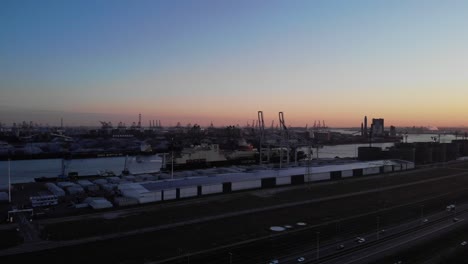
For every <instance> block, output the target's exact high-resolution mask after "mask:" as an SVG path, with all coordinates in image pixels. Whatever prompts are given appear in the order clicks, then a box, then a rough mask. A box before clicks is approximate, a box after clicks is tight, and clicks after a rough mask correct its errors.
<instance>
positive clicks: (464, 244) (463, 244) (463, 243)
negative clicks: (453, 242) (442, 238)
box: [460, 241, 468, 246]
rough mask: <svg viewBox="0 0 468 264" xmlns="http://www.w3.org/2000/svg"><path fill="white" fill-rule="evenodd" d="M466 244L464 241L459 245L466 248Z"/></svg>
mask: <svg viewBox="0 0 468 264" xmlns="http://www.w3.org/2000/svg"><path fill="white" fill-rule="evenodd" d="M467 244H468V243H467V242H466V241H463V242H461V243H460V245H462V246H466V245H467Z"/></svg>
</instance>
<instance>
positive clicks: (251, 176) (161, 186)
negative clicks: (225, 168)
mask: <svg viewBox="0 0 468 264" xmlns="http://www.w3.org/2000/svg"><path fill="white" fill-rule="evenodd" d="M407 163H411V162H407V161H402V160H377V161H368V162H352V163H346V164H333V165H323V166H314V167H310V173H311V174H316V173H325V172H332V171H346V170H353V169H364V168H373V167H381V166H384V165H399V164H407ZM304 174H307V167H306V166H301V167H291V168H283V169H259V170H252V171H250V172H234V173H221V174H212V175H206V176H198V177H186V178H178V179H168V180H161V181H153V182H144V183H134V184H137V185H141V186H143V187H144V188H145V189H147V190H151V191H158V190H169V189H175V188H179V187H186V186H198V185H213V184H220V183H223V182H240V181H248V180H259V179H263V178H271V177H287V176H292V175H304ZM119 188H121V187H120V186H119Z"/></svg>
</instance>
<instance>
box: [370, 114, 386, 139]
mask: <svg viewBox="0 0 468 264" xmlns="http://www.w3.org/2000/svg"><path fill="white" fill-rule="evenodd" d="M372 127H373V129H372V136H377V137H380V136H383V135H384V119H383V118H373V119H372Z"/></svg>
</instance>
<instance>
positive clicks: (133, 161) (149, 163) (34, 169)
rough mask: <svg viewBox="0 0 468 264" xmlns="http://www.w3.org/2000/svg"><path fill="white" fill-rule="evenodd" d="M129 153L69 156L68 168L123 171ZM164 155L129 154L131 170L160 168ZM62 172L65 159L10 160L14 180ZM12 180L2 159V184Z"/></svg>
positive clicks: (80, 171) (85, 171)
mask: <svg viewBox="0 0 468 264" xmlns="http://www.w3.org/2000/svg"><path fill="white" fill-rule="evenodd" d="M125 159H126V157H108V158H92V159H74V160H66V161H64V162H65V163H64V164H65V172H77V173H78V175H93V174H98V173H99V171H106V170H107V171H112V172H114V173H115V174H116V175H120V173H121V172H122V170H123V169H124V167H125ZM161 164H162V159H161V157H159V156H158V155H151V156H128V158H127V168H128V170H129V171H130V172H131V173H135V174H138V173H149V172H157V171H159V170H160V168H161ZM61 172H62V160H61V159H41V160H14V161H10V175H11V182H12V183H22V182H33V181H34V178H37V177H56V176H58V175H59V174H61ZM7 184H8V161H0V186H5V185H7Z"/></svg>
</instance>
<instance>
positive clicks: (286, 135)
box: [278, 112, 289, 168]
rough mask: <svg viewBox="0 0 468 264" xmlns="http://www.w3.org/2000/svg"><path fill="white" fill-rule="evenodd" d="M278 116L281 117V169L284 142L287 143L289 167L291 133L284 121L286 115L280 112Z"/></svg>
mask: <svg viewBox="0 0 468 264" xmlns="http://www.w3.org/2000/svg"><path fill="white" fill-rule="evenodd" d="M278 116H279V123H280V130H281V143H280V168H281V165H282V162H283V145H284V142H286V162H287V164H288V165H289V131H288V128H287V127H286V123H285V121H284V113H283V112H279V113H278Z"/></svg>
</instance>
